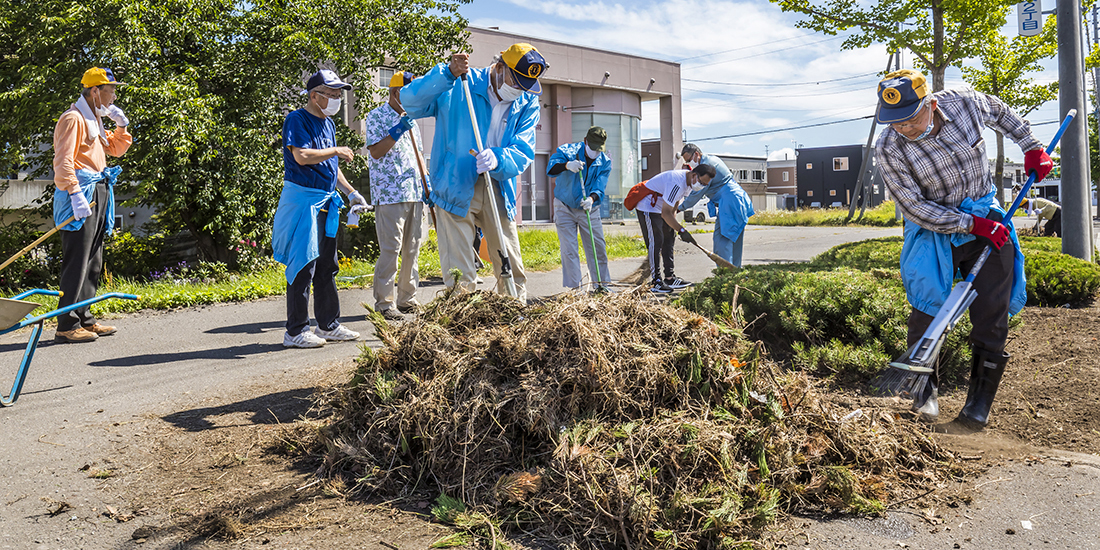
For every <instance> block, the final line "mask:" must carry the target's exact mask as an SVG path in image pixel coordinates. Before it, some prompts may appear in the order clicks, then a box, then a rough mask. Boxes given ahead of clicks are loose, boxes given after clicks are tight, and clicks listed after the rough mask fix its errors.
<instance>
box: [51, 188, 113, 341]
mask: <svg viewBox="0 0 1100 550" xmlns="http://www.w3.org/2000/svg"><path fill="white" fill-rule="evenodd" d="M92 201H95V205H93V206H92V215H91V216H88V217H87V218H84V225H82V226H81V227H80V229H78V230H76V231H65V230H62V231H60V233H61V281H60V287H61V292H63V293H64V295H63V296H61V299H60V300H58V304H57V307H58V308H63V307H65V306H71V305H73V304H75V303H77V302H82V301H84V300H88V299H90V298H94V297H95V293H96V290H98V289H99V276H100V275H101V274H102V273H103V238H104V237H105V235H106V232H107V185H106V184H104V183H97V184H96V186H95V193H94V194H93V195H92ZM89 202H91V201H89ZM95 323H96V320H95V317H94V316H92V311H91V308H89V307H82V308H80V309H76V310H73V311H70V312H69V313H66V314H64V315H59V316H58V317H57V330H58V331H60V332H68V331H70V330H73V329H75V328H77V327H90V326H92V325H94V324H95Z"/></svg>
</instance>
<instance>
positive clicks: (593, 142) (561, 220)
mask: <svg viewBox="0 0 1100 550" xmlns="http://www.w3.org/2000/svg"><path fill="white" fill-rule="evenodd" d="M605 142H607V130H604V129H603V128H600V127H599V126H593V127H591V128H589V129H588V133H587V134H586V135H585V136H584V140H582V141H580V142H578V143H566V144H564V145H562V146H560V147H558V150H557V151H555V152H554V154H553V155H551V156H550V160H549V161H548V162H547V166H548V168H547V170H546V174H547V175H548V176H550V177H552V178H556V181H555V183H554V226H555V228H556V229H557V230H558V243H559V246H560V248H561V278H562V286H564V287H566V288H579V287H580V286H581V257H580V251H579V249H578V244H577V236H578V234H579V235H580V246H583V247H584V256H585V259H586V261H587V263H588V277H589V278H588V280H589V281H591V282H592V284H593V285H595V289H594V290H596V291H597V292H600V291H606V290H607V287H606V285H607V283H608V282H609V281H610V280H611V279H610V278H609V276H608V272H607V245H606V244H605V242H604V238H603V220H602V218H601V217H600V205H601V204H603V201H604V199H605V198H606V196H607V195H606V190H607V179H608V177H609V176H610V175H611V157H609V156H607V153H604V152H603V147H604V143H605ZM590 228H591V230H589V229H590ZM593 247H594V248H595V251H593V250H592V248H593Z"/></svg>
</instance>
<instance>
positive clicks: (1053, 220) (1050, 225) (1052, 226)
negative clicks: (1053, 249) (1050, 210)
mask: <svg viewBox="0 0 1100 550" xmlns="http://www.w3.org/2000/svg"><path fill="white" fill-rule="evenodd" d="M1055 234H1057V235H1058V236H1059V237H1061V236H1062V209H1061V208H1059V209H1058V210H1055V211H1054V215H1053V216H1051V217H1050V219H1049V220H1047V224H1046V225H1044V226H1043V236H1044V237H1053V236H1054V235H1055Z"/></svg>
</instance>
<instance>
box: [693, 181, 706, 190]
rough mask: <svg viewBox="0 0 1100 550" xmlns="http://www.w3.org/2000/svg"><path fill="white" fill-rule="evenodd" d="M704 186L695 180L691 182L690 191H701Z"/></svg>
mask: <svg viewBox="0 0 1100 550" xmlns="http://www.w3.org/2000/svg"><path fill="white" fill-rule="evenodd" d="M704 187H706V186H705V185H703V184H702V183H699V180H695V183H693V184H691V190H692V191H702V190H703V188H704Z"/></svg>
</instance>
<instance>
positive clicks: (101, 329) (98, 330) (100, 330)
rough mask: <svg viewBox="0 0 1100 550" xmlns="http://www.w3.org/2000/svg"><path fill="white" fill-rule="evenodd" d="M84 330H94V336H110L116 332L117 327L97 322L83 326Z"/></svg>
mask: <svg viewBox="0 0 1100 550" xmlns="http://www.w3.org/2000/svg"><path fill="white" fill-rule="evenodd" d="M84 330H87V331H88V332H94V333H95V334H96V336H110V335H112V334H114V333H116V332H118V329H117V328H115V327H112V326H109V325H101V324H99V323H96V324H94V325H92V326H90V327H84Z"/></svg>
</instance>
